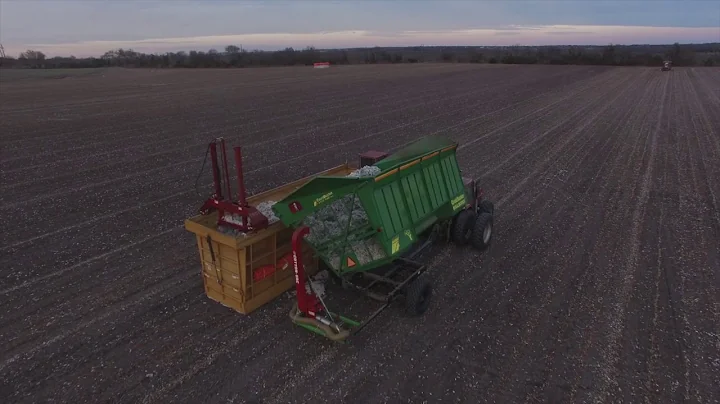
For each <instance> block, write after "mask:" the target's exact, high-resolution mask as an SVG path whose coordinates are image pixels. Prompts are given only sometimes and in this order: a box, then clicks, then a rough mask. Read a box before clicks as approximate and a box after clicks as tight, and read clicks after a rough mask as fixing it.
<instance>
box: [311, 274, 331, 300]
mask: <svg viewBox="0 0 720 404" xmlns="http://www.w3.org/2000/svg"><path fill="white" fill-rule="evenodd" d="M309 278H310V282H308V283H306V284H305V290H306V291H307V292H308V293H311V292H315V294H316V295H317V296H319V297H325V282H327V280H328V279H330V273H329V272H328V271H320V272H318V273H316V274H315V275H314V276H311V277H309ZM311 285H312V290H311V289H310V286H311Z"/></svg>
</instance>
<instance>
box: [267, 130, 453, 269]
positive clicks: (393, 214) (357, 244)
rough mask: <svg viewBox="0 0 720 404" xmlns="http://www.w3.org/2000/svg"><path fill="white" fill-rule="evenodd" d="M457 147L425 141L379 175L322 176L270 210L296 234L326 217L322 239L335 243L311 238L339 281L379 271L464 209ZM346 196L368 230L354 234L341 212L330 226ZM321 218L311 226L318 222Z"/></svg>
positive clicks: (396, 157) (383, 162) (382, 164)
mask: <svg viewBox="0 0 720 404" xmlns="http://www.w3.org/2000/svg"><path fill="white" fill-rule="evenodd" d="M456 147H457V143H455V142H453V141H451V140H449V139H446V138H442V137H428V138H423V139H421V140H419V141H417V142H415V143H414V144H411V145H410V146H408V147H406V148H404V149H402V150H400V151H398V152H397V153H395V154H393V155H392V156H389V157H388V158H386V159H383V160H381V161H380V162H378V163H377V164H376V166H377V167H378V168H380V171H381V172H380V174H379V175H377V176H376V177H374V178H347V177H317V178H316V179H313V180H311V181H310V182H308V183H307V184H305V185H304V186H303V187H301V188H299V189H298V190H296V191H295V192H293V193H292V194H290V195H288V196H287V197H286V198H285V199H283V200H282V201H279V202H278V203H277V204H275V205H274V206H273V210H274V211H275V213H276V214H277V216H278V217H279V218H280V220H281V221H282V222H283V223H284V224H285V225H286V226H292V227H295V226H298V225H300V223H302V222H306V221H305V219H306V218H307V216H308V215H310V214H314V213H315V212H318V211H319V210H323V212H324V213H322V217H323V219H320V222H322V223H325V224H323V225H322V226H327V229H326V230H323V232H324V234H331V237H330V238H327V240H328V241H322V240H326V238H322V239H321V240H316V241H312V240H310V239H309V238H308V239H307V241H308V243H310V244H311V246H312V248H313V249H314V250H315V252H316V253H318V255H319V256H320V257H321V258H322V259H323V260H324V261H325V262H326V263H327V264H328V265H329V266H330V267H331V268H333V270H334V271H336V272H337V273H339V274H343V273H350V272H357V271H365V270H368V269H372V268H375V267H377V266H379V265H382V264H383V263H387V262H390V261H392V260H393V259H395V258H396V257H397V256H398V255H399V254H401V253H403V252H404V251H406V250H407V249H408V248H409V247H411V246H412V245H413V244H414V243H415V242H416V240H417V237H418V235H419V234H420V233H421V232H423V231H424V230H426V229H428V228H429V227H431V226H432V225H433V224H435V223H437V222H438V221H441V220H446V219H450V218H452V217H453V216H454V215H455V214H456V213H457V212H458V211H459V210H460V209H462V208H464V207H465V205H466V195H465V189H464V185H463V181H462V177H461V176H460V168H459V166H458V161H457V157H456V150H457V149H456ZM349 194H354V195H356V196H357V198H358V199H357V200H358V202H359V203H358V205H357V207H358V208H361V210H364V212H365V214H366V215H367V223H366V224H365V223H364V222H362V223H361V224H360V225H359V227H358V226H355V227H352V228H351V226H350V223H353V221H352V220H348V219H347V218H348V215H343V214H341V213H336V214H337V218H342V217H344V219H341V220H337V218H336V220H333V219H332V217H330V219H327V218H328V216H326V215H327V213H328V212H330V211H335V212H338V211H337V209H336V206H335V201H337V200H339V199H341V198H343V200H342V201H340V205H338V206H340V207H341V208H342V206H343V204H346V199H345V196H346V195H349ZM352 200H353V199H352V198H351V199H350V201H352ZM296 202H298V203H299V205H301V207H299V208H298V203H296ZM352 203H354V202H352ZM291 206H292V209H291ZM352 207H355V205H353V206H352ZM326 208H327V209H326ZM328 209H329V210H328ZM348 209H350V206H349V207H348ZM348 213H349V212H348ZM330 215H331V216H332V215H333V214H332V213H330ZM353 215H354V214H353ZM317 217H318V216H314V218H315V219H313V220H315V222H314V223H316V224H315V225H314V226H318V224H317V223H320V222H318V221H317V220H318V219H317ZM326 220H329V222H326ZM353 220H354V219H353ZM345 222H347V223H348V224H347V230H346V231H343V232H342V234H339V235H335V232H336V230H333V229H337V228H338V227H337V225H335V227H333V224H337V223H343V224H342V225H343V226H345V225H346V224H345ZM330 230H332V232H330ZM323 232H317V233H316V234H322V233H323ZM361 255H362V257H361ZM369 256H371V259H370V260H368V259H367V257H369ZM363 257H364V258H363ZM348 259H349V260H348Z"/></svg>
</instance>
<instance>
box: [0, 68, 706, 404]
mask: <svg viewBox="0 0 720 404" xmlns="http://www.w3.org/2000/svg"><path fill="white" fill-rule="evenodd" d="M0 74H2V73H0ZM0 94H1V96H0V137H1V140H0V141H1V143H2V162H1V167H0V168H1V169H2V191H1V192H0V194H1V196H0V197H1V198H2V199H1V200H0V204H1V206H0V213H1V215H2V228H3V232H2V246H1V247H0V254H1V255H0V268H1V269H0V271H2V277H1V279H0V312H1V314H0V340H2V346H1V347H0V396H3V397H5V401H4V402H6V403H14V402H28V403H29V402H74V403H100V402H155V403H171V402H172V403H175V402H181V403H200V402H212V403H226V402H267V403H285V402H340V401H342V402H353V403H379V402H392V403H396V402H412V403H419V402H423V401H426V402H436V401H438V400H440V399H442V401H443V402H445V401H448V402H466V403H482V402H497V403H512V402H552V403H561V402H573V403H580V402H597V403H607V402H620V401H624V402H633V403H637V402H649V403H657V402H668V403H678V402H694V403H711V402H718V401H719V400H720V387H718V386H720V376H719V375H720V335H719V333H720V331H718V330H720V113H718V111H720V69H717V68H675V69H673V71H671V72H661V71H660V69H659V68H647V69H645V68H609V67H608V68H606V67H581V66H577V67H553V66H528V67H521V66H472V65H422V66H420V65H416V66H375V67H343V68H332V69H328V70H320V71H318V70H312V69H305V68H296V69H284V68H277V69H258V70H216V71H211V70H197V71H180V70H174V71H147V70H145V71H143V70H127V71H125V70H105V71H101V72H99V73H94V74H92V75H77V76H72V77H67V78H63V79H55V80H47V79H42V78H38V79H34V80H29V79H24V80H18V81H12V80H9V81H3V82H2V83H0ZM712 111H715V112H712ZM427 134H444V135H447V136H450V137H452V138H454V139H455V140H457V141H459V142H460V143H461V146H460V150H459V152H458V156H459V159H460V164H461V166H462V168H463V169H464V174H465V175H467V176H473V177H478V178H479V179H480V181H481V182H482V183H483V185H484V188H485V190H486V194H487V195H488V197H489V198H491V199H492V200H494V201H495V203H496V214H497V217H496V221H495V226H496V228H495V230H496V233H495V239H494V242H493V246H492V248H491V249H490V250H489V251H487V252H486V253H483V254H479V253H477V252H475V251H474V250H472V249H468V248H466V249H459V248H456V247H454V246H449V247H445V248H441V249H440V250H439V251H437V252H436V253H435V254H434V255H433V256H432V257H431V258H430V259H429V261H428V264H429V265H431V266H432V268H433V269H432V278H433V280H434V286H435V297H434V300H433V302H432V305H431V308H430V310H429V311H428V312H427V313H426V315H425V316H424V317H422V318H420V319H413V318H408V317H406V316H405V315H404V314H402V312H401V311H400V310H399V309H398V308H391V309H389V310H387V311H386V312H385V313H384V314H383V315H382V316H381V317H379V318H378V319H377V321H376V322H374V323H372V324H371V325H370V326H368V328H367V329H365V330H363V332H362V333H360V334H358V335H357V337H356V338H355V339H354V340H353V341H352V342H351V343H348V344H345V345H334V344H332V343H331V342H329V341H326V340H323V339H321V338H320V337H318V336H316V335H313V334H310V333H308V332H306V331H304V330H302V329H300V328H299V327H294V326H292V325H291V323H290V321H289V319H288V316H287V312H288V310H289V308H290V304H291V300H290V297H284V298H282V299H280V300H277V301H275V302H273V303H272V304H270V305H268V306H266V307H264V308H262V309H261V310H259V311H257V312H255V313H253V315H251V316H249V317H245V316H242V315H239V314H237V313H235V312H232V311H230V310H229V309H227V308H225V307H223V306H221V305H219V304H217V303H214V302H212V301H210V300H209V299H207V298H206V297H205V295H204V292H203V288H202V280H201V277H200V268H199V262H198V257H197V252H196V245H195V241H194V238H193V236H192V235H191V234H189V233H187V232H186V231H185V230H184V229H183V228H182V220H183V219H184V218H185V217H186V216H188V215H191V214H194V213H195V212H196V209H197V208H199V206H200V204H201V203H202V201H203V200H204V198H206V197H207V193H208V191H209V183H210V177H209V170H206V171H205V173H206V175H205V177H203V179H202V181H201V184H202V186H201V188H202V189H201V190H200V193H201V195H200V196H197V195H196V193H195V185H194V184H195V177H196V175H197V173H198V170H199V168H200V165H201V163H202V159H203V156H204V152H205V148H206V145H207V142H208V141H209V140H211V139H212V138H213V137H217V136H225V137H226V138H229V139H231V140H232V141H231V144H242V145H244V146H245V168H246V180H247V182H248V186H249V188H250V189H249V191H250V192H251V193H254V192H258V191H261V190H264V189H267V188H270V187H274V186H277V185H280V184H282V183H284V182H287V181H290V180H293V179H297V178H300V177H302V176H305V175H309V174H311V173H313V172H316V171H319V170H321V169H323V168H327V167H330V166H331V165H335V164H339V163H341V162H342V161H344V160H346V159H350V160H353V161H354V160H355V158H356V155H357V153H359V152H361V151H364V150H366V149H385V150H390V151H392V150H395V149H397V148H398V147H400V146H401V145H403V144H405V143H408V142H410V141H412V140H414V139H416V138H418V137H420V136H423V135H427Z"/></svg>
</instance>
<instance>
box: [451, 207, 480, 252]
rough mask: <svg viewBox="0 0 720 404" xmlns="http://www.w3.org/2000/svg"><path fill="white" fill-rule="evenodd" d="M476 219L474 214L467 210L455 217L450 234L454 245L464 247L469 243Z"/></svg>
mask: <svg viewBox="0 0 720 404" xmlns="http://www.w3.org/2000/svg"><path fill="white" fill-rule="evenodd" d="M476 217H477V216H476V215H475V212H473V211H472V210H469V209H465V210H463V211H462V212H460V213H458V215H457V216H455V220H454V221H453V224H452V230H451V233H450V235H451V237H452V241H453V242H454V243H455V244H457V245H465V244H467V243H468V242H469V241H470V236H472V231H473V225H474V224H475V219H476Z"/></svg>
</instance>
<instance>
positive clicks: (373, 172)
mask: <svg viewBox="0 0 720 404" xmlns="http://www.w3.org/2000/svg"><path fill="white" fill-rule="evenodd" d="M380 172H381V170H380V168H379V167H377V166H363V167H361V168H358V169H357V170H355V171H353V172H351V173H350V174H348V175H346V177H350V178H368V177H377V175H378V174H380Z"/></svg>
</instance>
